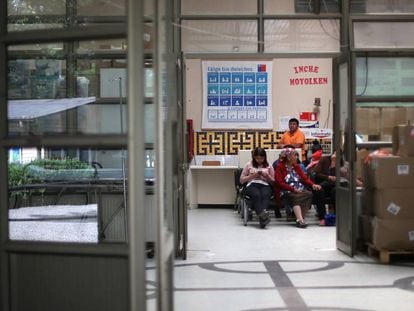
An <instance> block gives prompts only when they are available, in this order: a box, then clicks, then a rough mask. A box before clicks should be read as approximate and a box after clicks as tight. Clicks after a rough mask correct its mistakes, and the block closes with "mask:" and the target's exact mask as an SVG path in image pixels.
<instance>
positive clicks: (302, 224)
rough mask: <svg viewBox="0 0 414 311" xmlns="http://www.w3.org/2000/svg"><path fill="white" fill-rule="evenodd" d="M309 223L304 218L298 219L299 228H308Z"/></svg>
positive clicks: (297, 225)
mask: <svg viewBox="0 0 414 311" xmlns="http://www.w3.org/2000/svg"><path fill="white" fill-rule="evenodd" d="M307 226H308V225H307V224H306V223H305V222H304V221H303V220H298V219H297V220H296V227H298V228H302V229H304V228H306V227H307Z"/></svg>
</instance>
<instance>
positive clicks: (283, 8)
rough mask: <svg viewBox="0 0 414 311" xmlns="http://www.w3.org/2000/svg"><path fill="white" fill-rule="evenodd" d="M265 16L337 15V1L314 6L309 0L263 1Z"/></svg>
mask: <svg viewBox="0 0 414 311" xmlns="http://www.w3.org/2000/svg"><path fill="white" fill-rule="evenodd" d="M264 11H265V13H266V14H292V13H338V12H339V3H338V1H337V0H325V1H320V2H319V5H317V3H316V5H315V2H314V1H309V0H264Z"/></svg>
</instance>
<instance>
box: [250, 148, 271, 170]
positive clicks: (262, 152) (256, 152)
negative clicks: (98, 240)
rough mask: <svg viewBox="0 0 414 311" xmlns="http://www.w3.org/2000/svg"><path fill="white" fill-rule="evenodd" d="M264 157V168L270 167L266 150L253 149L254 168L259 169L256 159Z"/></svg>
mask: <svg viewBox="0 0 414 311" xmlns="http://www.w3.org/2000/svg"><path fill="white" fill-rule="evenodd" d="M257 156H259V157H264V161H263V166H264V167H268V166H269V163H268V162H267V157H266V150H264V149H263V148H260V147H256V148H254V149H253V151H252V165H253V167H255V168H257V167H259V163H257V162H256V159H255V158H254V157H257Z"/></svg>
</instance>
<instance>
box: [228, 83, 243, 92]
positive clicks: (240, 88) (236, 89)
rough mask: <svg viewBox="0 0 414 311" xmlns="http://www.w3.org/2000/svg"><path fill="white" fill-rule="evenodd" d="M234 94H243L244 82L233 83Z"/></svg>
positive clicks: (232, 90)
mask: <svg viewBox="0 0 414 311" xmlns="http://www.w3.org/2000/svg"><path fill="white" fill-rule="evenodd" d="M231 94H232V95H242V94H243V84H233V85H232V86H231Z"/></svg>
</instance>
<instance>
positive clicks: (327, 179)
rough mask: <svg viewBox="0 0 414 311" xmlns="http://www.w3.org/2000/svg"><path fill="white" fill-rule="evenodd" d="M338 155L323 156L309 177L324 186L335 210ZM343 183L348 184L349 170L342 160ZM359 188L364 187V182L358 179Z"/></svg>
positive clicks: (341, 173)
mask: <svg viewBox="0 0 414 311" xmlns="http://www.w3.org/2000/svg"><path fill="white" fill-rule="evenodd" d="M335 167H336V153H335V152H334V153H332V155H330V156H323V157H322V158H321V160H320V161H319V162H318V164H316V165H315V166H314V167H312V168H311V169H310V170H309V172H308V173H309V175H310V176H311V178H312V180H313V181H314V182H316V183H318V184H320V185H321V186H322V189H323V190H324V192H325V196H326V197H329V198H331V203H332V205H333V207H334V209H335V196H336V194H335V186H336V172H335ZM340 177H341V183H347V182H348V181H347V180H348V168H347V167H346V165H343V161H342V159H341V169H340ZM356 185H357V186H359V187H360V186H362V182H361V181H360V180H359V179H357V180H356Z"/></svg>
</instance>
